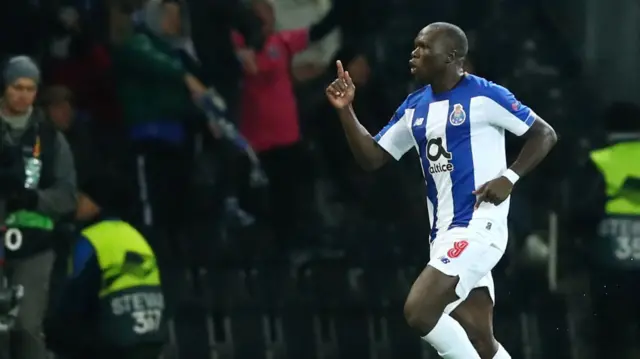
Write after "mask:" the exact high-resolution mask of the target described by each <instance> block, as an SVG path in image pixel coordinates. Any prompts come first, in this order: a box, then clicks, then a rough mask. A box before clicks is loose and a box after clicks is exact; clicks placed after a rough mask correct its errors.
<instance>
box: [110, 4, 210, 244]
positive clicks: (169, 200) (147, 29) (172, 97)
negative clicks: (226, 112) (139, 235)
mask: <svg viewBox="0 0 640 359" xmlns="http://www.w3.org/2000/svg"><path fill="white" fill-rule="evenodd" d="M143 15H144V23H143V25H142V27H141V28H140V29H138V30H136V31H135V32H133V33H132V34H130V35H129V36H128V37H124V38H122V39H121V40H122V41H121V42H120V43H119V44H116V45H115V46H114V49H113V54H112V55H113V60H114V67H115V71H116V76H117V82H118V86H117V91H118V96H119V98H120V102H121V104H122V106H123V113H124V120H125V123H126V126H127V134H128V136H129V138H130V139H131V141H132V143H133V148H132V153H131V156H132V157H133V162H134V163H133V164H134V167H135V173H136V178H137V182H138V187H139V188H138V190H139V196H140V197H139V202H140V203H139V206H140V207H141V208H140V209H141V211H140V213H139V215H138V217H139V218H138V220H137V222H138V224H143V225H147V226H154V227H155V228H157V229H158V228H159V229H162V232H163V233H165V234H168V232H167V231H169V232H175V231H176V230H177V228H178V226H180V223H181V218H184V215H185V202H184V200H185V197H186V194H187V186H188V183H189V177H190V174H191V171H192V168H191V166H190V165H189V163H190V162H191V155H192V151H191V150H190V145H189V143H190V141H189V133H188V127H189V125H188V122H189V121H190V120H191V119H193V118H194V116H197V115H198V113H197V109H196V107H195V106H194V103H193V99H194V98H199V97H201V96H202V95H203V94H204V93H205V92H206V88H205V87H204V85H203V84H202V83H201V82H200V81H199V80H198V79H197V78H196V76H194V75H193V73H192V72H190V70H189V67H190V66H191V67H193V64H188V63H187V62H186V60H187V59H186V58H185V57H181V56H180V54H179V52H178V51H176V49H175V48H174V46H173V44H174V43H175V41H176V40H177V39H179V38H180V36H181V7H180V4H179V3H177V2H173V1H171V2H166V1H160V0H152V1H149V2H148V3H147V5H146V7H145V9H144V14H143Z"/></svg>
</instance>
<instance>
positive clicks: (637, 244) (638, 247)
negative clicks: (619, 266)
mask: <svg viewBox="0 0 640 359" xmlns="http://www.w3.org/2000/svg"><path fill="white" fill-rule="evenodd" d="M616 244H617V246H616V248H615V250H614V255H615V256H616V258H618V260H629V259H633V260H640V237H616Z"/></svg>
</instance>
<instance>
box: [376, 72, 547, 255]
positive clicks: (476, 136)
mask: <svg viewBox="0 0 640 359" xmlns="http://www.w3.org/2000/svg"><path fill="white" fill-rule="evenodd" d="M535 118H536V116H535V114H534V113H533V112H532V111H531V110H530V109H529V108H528V107H527V106H525V105H523V104H521V103H520V102H519V101H518V100H517V99H516V98H515V97H514V95H513V94H512V93H511V92H509V90H507V89H506V88H504V87H502V86H499V85H496V84H495V83H493V82H490V81H488V80H486V79H483V78H481V77H478V76H474V75H469V74H468V75H466V76H465V77H464V78H463V79H462V80H461V81H460V83H459V84H458V85H457V86H456V87H455V88H453V89H452V90H450V91H447V92H445V93H439V94H434V93H433V91H432V90H431V87H430V86H426V87H424V88H422V89H420V90H418V91H416V92H414V93H412V94H411V95H409V96H408V97H407V99H406V100H405V101H404V102H403V103H402V105H400V107H399V108H398V110H397V111H396V112H395V114H394V115H393V117H392V118H391V121H390V122H389V124H388V125H387V126H385V127H384V128H383V129H382V130H381V131H380V132H379V133H378V134H377V135H376V136H375V140H376V141H377V142H378V144H379V145H380V146H381V147H382V148H383V149H385V150H386V151H387V152H389V154H391V156H393V157H394V158H395V159H396V160H397V159H400V157H402V156H403V155H404V154H405V153H406V152H408V151H409V150H410V149H411V148H412V147H415V148H416V150H417V151H418V153H419V154H420V162H421V164H422V170H423V173H424V178H425V184H426V186H427V207H428V210H429V220H430V223H431V240H434V239H436V238H437V236H438V233H439V232H440V233H441V232H444V231H446V230H448V229H451V228H455V227H472V228H476V227H478V228H479V227H482V228H490V229H491V232H492V233H495V234H496V235H497V238H495V239H498V240H499V241H500V239H501V238H503V242H504V243H502V244H503V245H504V246H505V247H506V239H507V215H508V213H509V199H507V200H506V201H504V202H503V203H502V204H500V205H499V206H494V205H493V204H490V203H483V204H482V205H481V206H480V208H479V209H478V210H475V211H474V205H475V202H476V197H475V195H474V194H473V193H472V192H473V191H474V190H475V189H476V188H478V187H480V186H481V185H483V184H484V183H485V182H488V181H490V180H492V179H494V178H496V177H498V176H499V175H500V174H501V173H502V172H504V171H505V170H506V169H507V162H506V154H505V131H504V130H507V131H509V132H512V133H514V134H516V135H518V136H521V135H523V134H524V133H525V132H527V130H528V129H529V128H530V127H531V125H532V124H533V122H534V121H535ZM495 239H494V240H495ZM496 244H500V243H496Z"/></svg>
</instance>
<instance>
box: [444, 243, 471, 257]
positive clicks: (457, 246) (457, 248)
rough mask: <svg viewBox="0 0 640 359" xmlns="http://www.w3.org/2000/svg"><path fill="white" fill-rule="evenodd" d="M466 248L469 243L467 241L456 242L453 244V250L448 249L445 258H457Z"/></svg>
mask: <svg viewBox="0 0 640 359" xmlns="http://www.w3.org/2000/svg"><path fill="white" fill-rule="evenodd" d="M468 246H469V242H467V241H458V242H455V243H453V248H451V249H449V251H448V252H447V257H449V258H458V257H459V256H460V255H461V254H462V252H464V250H465V248H467V247H468Z"/></svg>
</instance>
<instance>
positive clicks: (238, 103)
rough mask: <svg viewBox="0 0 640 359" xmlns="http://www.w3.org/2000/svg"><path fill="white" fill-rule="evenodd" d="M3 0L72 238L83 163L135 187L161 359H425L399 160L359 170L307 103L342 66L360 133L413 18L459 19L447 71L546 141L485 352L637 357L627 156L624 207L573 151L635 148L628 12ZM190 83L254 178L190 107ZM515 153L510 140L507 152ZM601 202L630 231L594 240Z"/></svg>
mask: <svg viewBox="0 0 640 359" xmlns="http://www.w3.org/2000/svg"><path fill="white" fill-rule="evenodd" d="M1 3H2V5H1V9H2V10H1V11H0V27H1V29H0V52H1V53H2V55H3V57H4V58H7V57H9V56H13V55H28V56H30V57H31V58H33V59H34V60H35V61H36V62H37V63H38V65H39V67H40V70H41V72H42V82H41V84H40V87H39V88H38V97H37V106H40V107H41V108H42V109H43V110H44V111H45V112H46V114H47V115H48V117H49V119H50V120H51V121H52V122H53V124H54V125H55V126H56V128H57V129H59V130H60V131H61V132H62V133H64V135H65V137H66V139H67V141H68V142H69V144H70V147H71V150H72V152H73V155H74V159H75V166H76V171H77V183H78V191H79V193H80V195H79V200H78V208H77V213H76V216H75V219H74V220H72V221H69V223H67V225H68V227H69V231H73V228H74V226H75V227H77V226H78V224H79V223H81V222H82V221H83V220H85V219H87V218H90V217H92V215H93V214H92V213H93V212H92V211H94V207H95V204H94V203H92V200H91V198H90V197H89V196H84V195H83V194H82V193H84V191H85V190H86V191H89V190H88V188H89V187H92V183H93V182H92V178H93V177H95V176H99V175H100V174H99V173H101V172H100V171H101V170H102V169H104V168H114V169H117V171H118V175H119V176H120V177H121V178H123V179H127V180H128V181H130V182H131V185H132V187H134V188H135V189H136V190H135V195H134V196H132V197H131V199H130V200H131V202H130V204H129V207H130V209H131V211H130V213H129V214H128V215H129V217H128V218H127V219H129V220H130V221H131V222H132V223H134V224H136V225H137V226H139V227H140V228H143V227H144V228H145V230H146V231H147V232H145V233H149V234H148V239H149V241H150V242H151V245H152V246H153V247H154V249H155V251H156V255H157V257H158V260H159V262H160V268H161V272H162V276H163V285H164V291H165V296H166V298H167V305H168V311H169V313H170V315H169V316H170V318H171V320H170V327H171V345H170V348H169V349H168V350H167V353H166V357H167V358H178V357H179V358H182V359H185V358H188V359H200V358H203V359H204V358H236V359H245V358H247V359H248V358H251V359H255V358H262V357H269V358H290V359H301V358H338V357H340V358H354V359H355V358H358V359H359V358H363V359H364V358H381V359H382V358H399V357H402V358H416V359H418V358H423V359H424V358H435V356H434V354H433V353H431V351H430V349H428V348H426V347H423V346H422V343H421V341H420V340H418V339H417V338H416V337H415V336H414V335H413V334H412V333H410V331H409V329H408V327H407V326H406V325H405V323H404V321H403V318H402V311H401V308H402V303H403V301H404V298H405V295H406V293H407V291H408V288H409V286H410V284H411V283H412V281H413V279H414V278H415V277H416V275H417V273H419V271H420V270H421V269H422V268H423V266H424V265H425V263H426V262H427V260H428V255H429V253H428V241H427V236H428V231H429V227H430V226H429V223H428V219H427V218H428V216H427V213H426V205H425V200H424V198H425V194H424V185H423V180H422V174H421V171H420V168H419V166H418V161H416V160H415V158H413V157H414V155H407V156H405V158H403V159H402V160H401V161H399V162H397V163H391V164H389V165H387V166H386V167H385V168H384V169H382V170H381V171H379V172H377V173H375V174H366V173H364V172H363V171H361V170H360V169H359V168H358V167H357V166H356V164H355V162H354V161H353V158H352V156H351V154H350V152H349V149H348V147H347V144H346V142H345V139H344V136H343V134H342V130H341V128H340V123H339V121H338V119H337V118H336V114H335V112H334V111H333V109H332V108H331V107H330V105H329V104H328V102H327V101H326V99H325V95H324V88H325V87H326V85H327V84H328V83H329V82H330V81H332V80H333V78H334V76H335V67H334V62H335V60H336V59H340V60H342V62H343V63H344V64H345V65H346V67H347V69H348V70H349V72H350V74H351V76H352V78H353V79H354V81H355V83H356V85H357V88H358V90H357V96H356V102H355V108H356V112H357V113H358V114H359V118H360V120H361V122H363V124H364V125H365V126H366V127H367V128H368V129H369V131H370V132H371V133H375V132H377V131H378V130H379V129H380V128H381V127H382V126H383V125H384V124H386V122H387V121H388V120H389V118H390V115H391V114H392V113H393V111H394V110H395V108H396V107H397V105H398V104H400V103H401V102H402V100H403V99H404V98H405V96H406V95H407V94H408V93H409V92H411V91H413V90H414V89H415V88H417V84H415V83H413V82H412V78H411V76H410V74H409V71H408V68H407V67H408V65H407V61H408V59H409V55H410V52H411V50H412V43H413V39H414V37H415V35H416V33H417V31H419V29H421V28H422V27H423V26H425V25H426V24H428V23H430V22H434V21H448V22H452V23H455V24H457V25H459V26H461V27H462V28H463V29H464V30H465V31H466V33H467V35H468V37H469V40H470V45H471V51H470V56H469V58H468V64H467V66H468V71H469V72H471V73H474V74H478V75H479V76H483V77H486V78H488V79H490V80H492V81H495V82H497V83H499V84H502V85H504V86H506V87H508V88H509V89H511V90H512V91H513V92H514V93H515V94H516V95H517V96H518V97H519V99H520V100H521V101H522V102H523V103H526V104H527V105H529V106H530V107H531V108H533V109H534V110H535V111H536V112H537V113H538V114H539V115H540V116H541V117H542V118H544V119H545V120H547V121H548V122H549V123H550V124H551V125H552V126H554V128H555V129H556V131H557V132H558V134H559V138H560V141H559V143H558V146H556V149H555V150H554V151H553V152H552V154H551V155H550V157H549V158H548V159H547V160H546V161H545V162H544V163H543V165H542V166H541V168H539V169H538V170H536V171H535V173H532V174H531V175H530V176H527V178H525V179H523V180H522V181H521V182H520V183H518V185H517V186H516V188H515V192H514V196H513V198H512V205H511V214H510V231H511V235H510V243H509V246H510V247H509V249H508V252H507V254H506V255H505V257H504V259H503V260H502V261H501V263H500V264H499V266H498V268H496V269H495V271H494V277H495V278H496V287H497V300H498V302H497V307H496V332H497V337H498V338H499V339H500V341H501V342H502V344H503V345H504V346H505V347H506V348H507V349H508V350H509V351H510V352H511V353H512V354H513V355H514V358H524V359H531V358H576V359H577V358H580V359H584V358H590V357H593V358H595V357H616V358H638V357H639V356H640V347H639V346H638V343H640V341H638V340H637V339H638V338H639V336H640V328H639V327H638V323H640V313H639V308H638V303H639V302H638V298H639V294H640V290H638V286H639V283H640V276H639V275H638V272H637V270H638V269H640V267H639V266H638V264H639V263H640V203H638V202H639V201H638V200H637V199H638V197H637V195H638V193H639V192H638V191H640V187H639V186H638V183H640V171H639V170H638V168H637V163H638V162H640V161H638V159H639V158H640V147H633V149H632V150H631V151H630V152H628V153H627V155H628V157H627V160H628V163H626V164H624V165H618V167H616V168H617V169H618V170H619V171H622V172H624V171H628V172H629V173H626V175H627V176H628V178H634V179H635V180H636V181H635V182H634V181H627V182H629V183H627V182H625V186H624V191H622V194H620V193H612V192H611V191H610V190H611V188H610V183H609V181H608V179H607V174H606V173H605V172H606V171H608V170H605V169H603V168H602V167H601V166H600V164H599V163H595V165H594V161H595V160H594V156H593V154H594V152H593V151H595V150H596V149H600V148H613V147H612V146H615V145H617V144H620V143H629V142H631V143H634V142H635V143H636V144H637V143H639V142H638V141H640V136H639V135H640V107H638V105H637V103H640V102H639V100H638V97H637V93H638V91H637V90H638V86H639V85H638V84H640V81H637V78H638V76H639V75H638V72H637V64H638V63H640V62H639V60H640V46H638V43H640V42H638V41H637V40H638V36H640V35H639V34H640V31H638V28H637V27H638V26H639V25H638V24H640V21H638V19H639V18H640V6H639V5H638V3H637V2H634V1H631V0H615V1H613V3H615V5H616V6H613V5H612V3H611V1H609V2H604V1H597V0H556V1H539V0H538V1H510V0H484V1H462V0H448V1H431V0H423V1H413V0H366V1H364V0H340V1H331V0H255V1H248V2H243V1H240V0H182V1H178V0H173V1H171V0H163V1H160V0H147V1H144V0H30V1H26V0H25V1H18V2H16V1H11V2H9V1H8V0H2V2H1ZM211 87H213V88H215V89H216V90H217V92H218V93H219V94H220V96H221V97H222V98H223V99H224V101H225V102H226V106H227V112H226V117H227V120H228V121H229V122H230V123H233V124H234V126H236V127H237V128H238V129H239V131H240V133H242V135H243V136H244V137H245V138H246V139H247V141H248V142H249V144H250V145H251V146H252V148H253V149H254V150H255V152H256V154H257V157H258V158H259V160H260V164H261V166H262V169H263V171H264V174H265V175H266V178H267V179H268V183H263V184H261V185H260V184H258V185H256V183H255V181H252V178H251V177H252V164H251V161H250V159H249V158H248V157H247V156H246V155H245V154H244V152H243V151H240V150H239V149H238V147H237V146H235V145H234V143H233V141H229V140H228V139H227V138H226V137H225V136H224V135H223V134H222V132H224V131H223V129H222V128H220V127H219V126H215V125H211V124H210V123H209V122H208V121H207V119H206V117H205V114H204V113H203V112H202V111H201V110H200V108H199V107H198V106H197V101H195V100H194V99H197V98H198V97H199V96H202V95H203V94H204V93H206V91H207V89H208V88H211ZM520 145H521V142H520V141H519V140H518V139H516V138H509V139H508V143H507V147H508V154H509V156H511V158H512V159H513V158H514V156H515V155H517V153H518V151H519V149H520ZM634 163H635V164H634ZM626 166H628V167H626ZM623 177H624V176H623ZM603 178H604V180H603ZM627 184H628V186H627ZM634 184H635V187H634ZM103 185H105V184H103ZM91 190H92V191H96V188H93V187H92V188H91ZM99 190H100V189H98V191H99ZM634 191H635V192H634ZM614 195H616V196H628V197H629V198H634V200H633V201H632V200H630V203H632V205H630V206H631V207H629V208H631V209H628V210H626V212H625V213H624V215H625V216H628V217H629V218H630V220H632V221H633V220H636V221H637V222H635V226H633V225H632V226H631V227H630V228H632V230H630V231H627V232H626V233H625V234H624V235H620V236H617V237H616V238H613V239H610V238H609V237H607V235H606V234H604V233H602V232H599V231H598V223H600V222H601V220H602V219H603V218H605V216H606V215H609V214H612V212H611V210H610V209H609V206H608V204H609V202H607V201H608V198H609V197H613V196H614ZM634 196H635V197H634ZM634 206H635V207H634ZM607 241H609V242H607ZM603 243H604V244H603ZM601 244H603V245H601ZM60 247H61V249H59V251H60V252H61V253H64V245H61V246H60ZM59 255H60V256H62V255H63V254H59ZM54 277H55V275H54ZM52 291H53V289H52ZM634 339H635V340H634ZM634 353H635V354H634ZM625 355H626V356H625ZM27 359H31V358H27ZM34 359H37V358H34Z"/></svg>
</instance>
